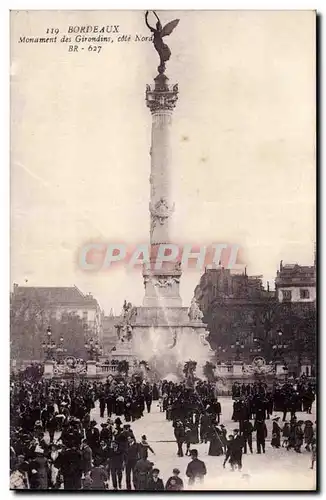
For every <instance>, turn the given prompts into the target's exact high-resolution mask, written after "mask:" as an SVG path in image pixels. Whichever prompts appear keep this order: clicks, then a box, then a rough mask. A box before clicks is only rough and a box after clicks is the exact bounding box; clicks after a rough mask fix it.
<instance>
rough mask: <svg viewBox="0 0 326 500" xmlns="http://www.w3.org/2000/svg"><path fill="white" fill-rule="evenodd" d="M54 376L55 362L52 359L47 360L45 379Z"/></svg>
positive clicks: (45, 363)
mask: <svg viewBox="0 0 326 500" xmlns="http://www.w3.org/2000/svg"><path fill="white" fill-rule="evenodd" d="M53 374H54V361H52V359H47V360H46V361H45V362H44V374H43V376H44V377H45V378H52V377H53Z"/></svg>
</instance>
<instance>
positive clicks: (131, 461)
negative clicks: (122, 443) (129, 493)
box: [125, 436, 140, 490]
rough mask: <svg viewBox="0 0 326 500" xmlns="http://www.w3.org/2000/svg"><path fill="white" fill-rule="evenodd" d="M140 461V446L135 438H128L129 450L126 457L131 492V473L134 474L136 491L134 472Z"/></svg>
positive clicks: (128, 483) (127, 481) (127, 479)
mask: <svg viewBox="0 0 326 500" xmlns="http://www.w3.org/2000/svg"><path fill="white" fill-rule="evenodd" d="M139 459H140V445H139V443H136V440H135V438H134V437H132V436H129V437H128V448H127V450H126V456H125V464H126V484H127V490H131V472H132V480H133V484H134V488H135V489H136V486H135V484H136V482H135V476H134V474H135V472H134V470H135V467H136V463H137V462H138V460H139Z"/></svg>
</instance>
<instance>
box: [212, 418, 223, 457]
mask: <svg viewBox="0 0 326 500" xmlns="http://www.w3.org/2000/svg"><path fill="white" fill-rule="evenodd" d="M208 454H209V455H210V456H214V457H219V456H220V455H224V451H223V441H222V431H221V429H220V428H219V426H218V425H214V424H212V425H211V427H210V432H209V448H208Z"/></svg>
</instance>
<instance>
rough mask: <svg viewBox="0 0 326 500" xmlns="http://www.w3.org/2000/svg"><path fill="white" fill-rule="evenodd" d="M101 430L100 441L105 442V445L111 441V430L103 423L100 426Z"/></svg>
mask: <svg viewBox="0 0 326 500" xmlns="http://www.w3.org/2000/svg"><path fill="white" fill-rule="evenodd" d="M101 427H102V430H101V432H100V441H105V442H106V443H107V444H109V443H110V441H111V439H112V429H111V427H109V424H107V423H105V422H104V423H103V424H101Z"/></svg>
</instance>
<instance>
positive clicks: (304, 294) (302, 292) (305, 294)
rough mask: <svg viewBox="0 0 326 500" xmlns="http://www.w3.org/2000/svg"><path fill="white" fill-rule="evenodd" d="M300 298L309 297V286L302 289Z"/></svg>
mask: <svg viewBox="0 0 326 500" xmlns="http://www.w3.org/2000/svg"><path fill="white" fill-rule="evenodd" d="M300 299H309V290H307V288H301V289H300Z"/></svg>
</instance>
